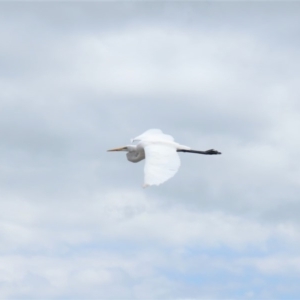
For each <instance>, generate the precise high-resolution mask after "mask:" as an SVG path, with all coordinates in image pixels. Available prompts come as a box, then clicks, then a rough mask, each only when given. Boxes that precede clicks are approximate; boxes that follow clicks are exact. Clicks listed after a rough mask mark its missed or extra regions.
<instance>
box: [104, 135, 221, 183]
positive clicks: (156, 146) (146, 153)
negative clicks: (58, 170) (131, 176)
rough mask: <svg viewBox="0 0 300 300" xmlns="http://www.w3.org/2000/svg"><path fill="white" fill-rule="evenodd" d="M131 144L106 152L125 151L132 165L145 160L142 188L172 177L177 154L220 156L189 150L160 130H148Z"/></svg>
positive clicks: (209, 152) (177, 162) (177, 166)
mask: <svg viewBox="0 0 300 300" xmlns="http://www.w3.org/2000/svg"><path fill="white" fill-rule="evenodd" d="M131 142H132V143H133V144H131V145H127V146H125V147H120V148H114V149H111V150H108V151H126V152H127V155H126V156H127V159H128V160H129V161H130V162H134V163H136V162H139V161H141V160H143V159H145V158H146V162H145V168H144V175H145V176H144V185H143V187H147V186H151V185H159V184H161V183H163V182H165V181H167V180H168V179H170V178H171V177H173V176H174V175H175V174H176V173H177V171H178V169H179V167H180V158H179V155H178V152H190V153H199V154H221V153H220V152H218V151H216V150H213V149H211V150H207V151H197V150H191V149H190V147H187V146H184V145H180V144H178V143H176V142H174V138H173V137H172V136H171V135H167V134H164V133H163V132H162V131H161V130H160V129H149V130H147V131H146V132H144V133H143V134H141V135H139V136H137V137H135V138H134V139H132V140H131Z"/></svg>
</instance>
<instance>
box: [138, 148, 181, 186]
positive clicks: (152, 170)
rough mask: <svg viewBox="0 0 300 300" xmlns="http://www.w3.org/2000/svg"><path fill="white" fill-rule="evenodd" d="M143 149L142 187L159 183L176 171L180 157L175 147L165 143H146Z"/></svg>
mask: <svg viewBox="0 0 300 300" xmlns="http://www.w3.org/2000/svg"><path fill="white" fill-rule="evenodd" d="M144 150H145V155H146V162H145V168H144V173H145V181H144V187H147V186H150V185H159V184H161V183H163V182H165V181H167V180H168V179H170V178H171V177H173V176H174V175H175V174H176V173H177V171H178V169H179V167H180V159H179V155H178V154H177V151H176V148H175V147H173V146H171V145H165V144H148V145H146V146H145V147H144Z"/></svg>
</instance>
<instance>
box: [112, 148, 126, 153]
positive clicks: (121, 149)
mask: <svg viewBox="0 0 300 300" xmlns="http://www.w3.org/2000/svg"><path fill="white" fill-rule="evenodd" d="M123 150H126V147H120V148H113V149H110V150H107V152H112V151H123Z"/></svg>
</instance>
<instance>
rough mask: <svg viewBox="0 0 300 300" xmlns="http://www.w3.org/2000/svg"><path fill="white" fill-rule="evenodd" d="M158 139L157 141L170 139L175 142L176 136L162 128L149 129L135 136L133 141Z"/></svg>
mask: <svg viewBox="0 0 300 300" xmlns="http://www.w3.org/2000/svg"><path fill="white" fill-rule="evenodd" d="M144 140H156V141H169V142H173V141H174V138H173V137H172V136H171V135H168V134H164V133H163V132H162V131H161V130H160V129H149V130H147V131H145V132H144V133H142V134H141V135H139V136H137V137H135V138H134V139H132V140H131V142H137V141H144Z"/></svg>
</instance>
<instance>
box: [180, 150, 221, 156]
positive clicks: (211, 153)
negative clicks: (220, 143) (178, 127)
mask: <svg viewBox="0 0 300 300" xmlns="http://www.w3.org/2000/svg"><path fill="white" fill-rule="evenodd" d="M177 152H188V153H197V154H205V155H216V154H222V153H221V152H219V151H217V150H214V149H209V150H206V151H199V150H186V149H178V150H177Z"/></svg>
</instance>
